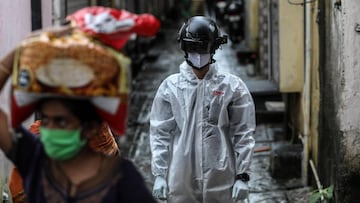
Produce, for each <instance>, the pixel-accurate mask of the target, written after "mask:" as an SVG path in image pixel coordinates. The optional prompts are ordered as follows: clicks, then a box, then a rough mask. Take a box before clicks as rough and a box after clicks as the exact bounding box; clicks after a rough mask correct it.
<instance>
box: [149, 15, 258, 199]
mask: <svg viewBox="0 0 360 203" xmlns="http://www.w3.org/2000/svg"><path fill="white" fill-rule="evenodd" d="M178 40H179V43H180V47H181V49H182V50H183V51H184V53H185V61H184V62H183V63H182V64H181V65H180V72H179V73H176V74H173V75H171V76H169V77H167V78H166V79H165V80H164V81H163V82H162V84H161V85H160V86H159V88H158V91H157V93H156V95H155V98H154V101H153V105H152V109H151V113H150V146H151V152H152V161H151V164H152V165H151V168H152V173H153V175H154V176H155V177H156V178H155V182H154V186H153V195H154V196H155V197H156V198H158V199H162V200H163V199H167V202H168V203H195V202H207V203H217V202H218V203H227V202H234V201H236V200H240V199H245V198H247V196H248V190H249V188H248V181H249V166H250V162H251V159H252V155H253V150H254V145H255V141H254V138H253V137H252V134H253V132H254V130H255V108H254V103H253V99H252V97H251V95H250V93H249V91H248V89H247V87H246V85H245V84H244V82H243V81H242V80H241V79H240V78H239V77H237V76H234V75H231V74H229V73H221V72H220V71H218V68H217V66H216V63H215V60H214V59H213V55H214V54H215V50H217V49H218V48H219V47H220V45H221V44H225V43H226V42H227V36H220V30H219V28H218V26H217V25H216V24H215V22H214V21H213V20H211V19H210V18H208V17H205V16H194V17H192V18H190V19H189V20H188V21H187V22H185V23H184V24H183V25H182V27H181V28H180V30H179V38H178ZM219 69H221V67H219Z"/></svg>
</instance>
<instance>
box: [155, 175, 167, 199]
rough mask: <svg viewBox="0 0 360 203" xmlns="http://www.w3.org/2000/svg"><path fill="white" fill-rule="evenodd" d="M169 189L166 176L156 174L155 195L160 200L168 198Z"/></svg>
mask: <svg viewBox="0 0 360 203" xmlns="http://www.w3.org/2000/svg"><path fill="white" fill-rule="evenodd" d="M167 190H168V185H167V183H166V180H165V178H164V177H161V176H156V179H155V182H154V187H153V196H154V197H155V198H156V199H159V200H166V199H167Z"/></svg>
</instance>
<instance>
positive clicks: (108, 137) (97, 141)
mask: <svg viewBox="0 0 360 203" xmlns="http://www.w3.org/2000/svg"><path fill="white" fill-rule="evenodd" d="M40 124H41V121H40V120H36V121H35V122H34V123H33V124H31V125H30V127H29V130H30V132H32V133H34V134H36V135H39V134H40ZM88 146H89V147H90V148H91V149H92V150H94V151H95V152H98V153H102V154H103V155H105V156H113V155H116V154H117V153H119V149H118V146H117V144H116V141H115V138H114V136H113V134H112V132H111V130H110V128H109V125H108V124H107V123H105V122H103V123H102V124H101V127H100V133H99V135H98V136H93V137H92V138H91V139H90V140H89V141H88ZM9 187H10V192H11V196H12V198H13V203H24V202H25V193H24V189H23V181H22V178H21V176H20V174H19V171H18V169H17V168H16V167H14V168H13V170H12V172H11V174H10V181H9Z"/></svg>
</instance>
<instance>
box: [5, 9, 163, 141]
mask: <svg viewBox="0 0 360 203" xmlns="http://www.w3.org/2000/svg"><path fill="white" fill-rule="evenodd" d="M109 19H110V20H109ZM68 20H70V21H71V25H72V26H73V27H74V29H73V31H72V32H71V33H68V34H66V35H62V36H56V35H53V34H52V33H50V32H43V33H42V34H40V35H38V36H35V37H32V38H28V39H26V40H24V41H23V42H21V44H20V46H19V48H18V50H17V52H16V56H15V61H14V71H13V84H12V96H11V112H12V125H13V127H16V126H17V125H19V124H20V123H21V122H22V121H23V120H25V119H26V118H27V117H28V116H29V115H30V114H31V113H32V112H33V111H34V107H35V105H36V102H37V101H38V100H39V98H44V97H64V98H81V99H88V100H89V101H91V103H92V104H93V105H94V106H95V109H96V111H97V113H98V114H99V115H100V117H101V118H102V119H104V120H105V121H106V122H108V123H109V125H110V127H111V128H112V130H113V131H114V132H116V134H117V135H122V134H124V133H125V129H126V122H127V111H128V97H129V93H130V80H131V78H130V69H129V65H130V62H131V61H130V59H129V58H127V57H126V56H124V55H123V54H122V53H121V52H119V50H120V49H121V48H122V47H123V46H124V45H125V43H126V41H127V40H128V38H129V36H130V34H132V33H139V34H142V35H143V36H152V35H155V34H156V32H157V31H158V29H159V26H160V23H159V21H158V20H157V19H156V18H155V17H154V16H152V15H150V14H143V15H136V14H132V13H129V12H127V11H124V10H116V9H113V8H106V7H87V8H84V9H81V10H79V11H77V12H75V13H74V14H72V15H70V16H68ZM149 28H151V29H149ZM144 30H146V31H144Z"/></svg>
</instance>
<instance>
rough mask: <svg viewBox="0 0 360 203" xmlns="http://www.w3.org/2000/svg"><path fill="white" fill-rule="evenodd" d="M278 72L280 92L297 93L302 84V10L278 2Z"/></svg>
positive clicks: (301, 8)
mask: <svg viewBox="0 0 360 203" xmlns="http://www.w3.org/2000/svg"><path fill="white" fill-rule="evenodd" d="M278 6H279V8H278V9H279V38H278V39H279V72H280V84H279V88H280V91H281V92H299V91H301V90H302V88H303V84H304V71H303V70H304V69H303V67H304V53H303V51H302V50H304V9H303V7H302V6H296V5H291V4H289V3H288V1H283V0H279V1H278Z"/></svg>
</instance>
